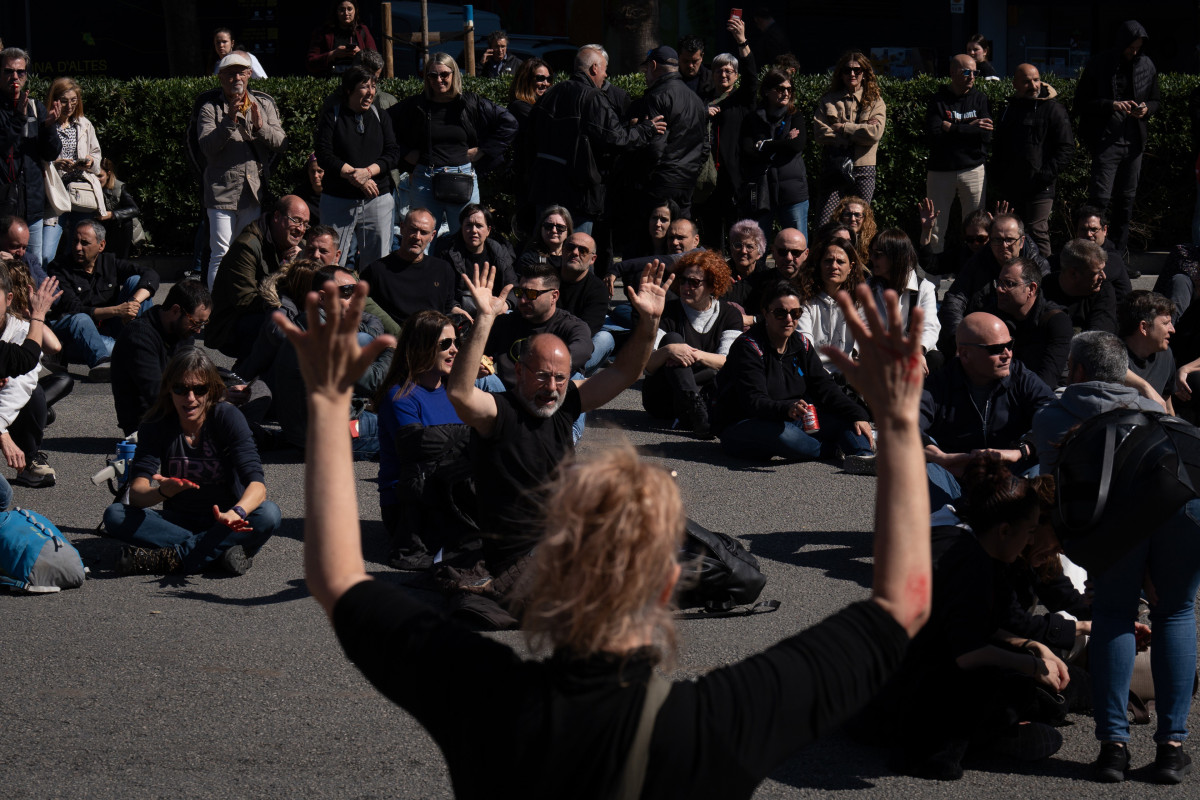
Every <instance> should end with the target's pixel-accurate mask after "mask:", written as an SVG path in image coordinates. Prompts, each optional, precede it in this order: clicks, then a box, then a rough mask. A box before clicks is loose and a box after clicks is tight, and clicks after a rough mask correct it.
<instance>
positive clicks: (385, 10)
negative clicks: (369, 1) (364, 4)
mask: <svg viewBox="0 0 1200 800" xmlns="http://www.w3.org/2000/svg"><path fill="white" fill-rule="evenodd" d="M379 14H380V16H382V17H383V77H385V78H394V77H396V71H395V69H394V67H395V64H394V63H393V59H394V58H395V54H394V53H393V52H392V48H393V46H394V43H393V42H392V4H391V3H380V4H379Z"/></svg>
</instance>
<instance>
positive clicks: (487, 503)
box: [446, 263, 671, 575]
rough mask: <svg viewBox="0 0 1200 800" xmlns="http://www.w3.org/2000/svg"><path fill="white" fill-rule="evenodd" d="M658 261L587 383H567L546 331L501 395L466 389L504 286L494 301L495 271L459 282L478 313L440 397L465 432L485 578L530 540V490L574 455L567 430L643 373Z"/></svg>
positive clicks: (660, 291)
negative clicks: (623, 339)
mask: <svg viewBox="0 0 1200 800" xmlns="http://www.w3.org/2000/svg"><path fill="white" fill-rule="evenodd" d="M663 273H664V268H663V266H662V264H659V263H655V264H653V265H648V266H647V267H646V268H645V270H644V271H643V272H642V275H641V279H640V281H639V283H638V286H637V288H634V287H633V286H629V287H627V288H626V289H625V293H626V295H627V296H628V297H629V302H630V304H631V305H632V306H633V308H634V309H635V310H636V311H637V313H638V322H637V328H636V329H635V330H634V332H633V335H632V336H631V337H630V339H629V342H628V343H627V344H626V345H625V347H623V348H621V350H620V351H619V352H618V353H617V357H616V360H615V361H614V362H613V364H612V366H610V367H607V368H605V369H602V370H600V371H598V372H597V373H596V374H594V375H593V376H591V377H590V378H585V379H582V380H571V354H570V351H569V350H568V349H567V346H566V344H565V343H564V342H563V341H562V340H561V339H560V338H558V337H557V336H555V335H554V334H549V333H546V334H539V335H535V336H532V337H530V338H528V339H526V340H524V341H523V342H522V343H520V344H519V345H518V347H519V349H518V360H517V364H516V380H515V382H514V385H513V386H512V388H511V389H510V390H509V391H506V392H501V393H495V394H493V393H489V392H485V391H483V390H481V389H478V388H476V387H475V378H476V375H477V374H478V372H479V362H480V359H481V358H482V357H483V351H484V346H485V344H486V342H487V339H488V335H489V334H490V333H491V330H492V325H493V324H494V323H495V321H496V317H497V316H499V315H501V314H504V313H505V312H506V311H507V310H508V305H507V302H506V300H507V298H508V293H509V291H510V290H511V289H512V287H511V286H506V287H504V288H503V289H502V290H501V291H500V292H499V296H493V292H492V287H493V284H494V283H495V269H494V268H491V267H489V268H488V269H487V271H486V273H484V274H481V273H480V271H479V270H478V268H476V269H475V278H474V280H472V279H471V278H470V277H468V276H466V275H464V276H463V279H464V280H465V281H466V282H467V288H468V289H469V290H470V292H471V296H472V298H473V299H474V300H475V303H476V305H477V307H478V312H477V313H476V316H475V325H474V326H473V327H472V329H471V333H470V335H469V338H468V339H467V341H466V343H465V344H464V345H462V346H461V348H460V349H459V351H458V356H457V358H455V360H454V369H453V370H452V371H451V373H450V378H449V380H448V381H447V383H446V394H447V396H448V397H449V398H450V402H451V403H452V404H453V405H454V410H455V411H457V412H458V416H459V417H460V418H461V419H462V421H463V422H465V423H466V424H467V425H469V426H470V427H471V428H472V431H473V433H472V439H473V441H472V449H473V451H474V453H475V487H476V494H477V496H478V498H479V516H480V519H479V523H480V530H481V531H482V532H483V534H484V543H485V544H484V549H483V553H482V554H483V558H484V561H485V563H486V564H487V567H488V569H489V570H490V571H491V573H492V575H499V574H500V572H501V571H502V570H504V569H505V568H507V567H509V566H511V565H513V564H514V563H515V562H517V561H519V560H520V559H521V558H523V557H524V556H525V555H526V554H528V552H529V550H530V548H531V547H532V545H533V542H534V538H535V537H534V535H533V534H532V533H531V532H532V531H534V530H535V529H536V526H535V525H534V521H535V519H536V516H537V502H536V498H535V496H533V495H531V494H530V493H531V492H533V491H534V490H536V489H537V488H538V487H539V486H541V485H542V484H544V483H545V482H546V481H547V480H549V479H550V477H551V476H552V475H553V474H554V472H555V470H556V469H557V468H558V465H559V463H560V462H561V461H562V460H563V459H564V458H566V457H567V456H568V455H569V454H570V453H571V452H572V451H573V450H574V443H573V438H572V430H571V429H572V426H573V425H574V423H575V419H576V418H577V417H578V416H579V415H580V414H583V413H586V412H588V411H591V410H593V409H596V408H599V407H601V406H603V405H604V404H606V403H608V402H609V401H610V400H612V399H613V398H614V397H616V396H617V395H618V394H620V393H621V392H623V391H625V390H626V389H628V388H629V387H630V386H632V385H633V383H634V381H636V380H637V379H638V378H640V377H641V376H642V371H643V370H644V369H645V367H646V361H647V360H648V359H649V358H650V352H651V350H653V348H654V334H655V331H657V330H658V321H659V319H660V318H661V316H662V312H663V305H664V303H665V300H666V293H667V286H668V285H669V284H670V282H671V280H670V278H669V277H668V278H666V279H664V278H663Z"/></svg>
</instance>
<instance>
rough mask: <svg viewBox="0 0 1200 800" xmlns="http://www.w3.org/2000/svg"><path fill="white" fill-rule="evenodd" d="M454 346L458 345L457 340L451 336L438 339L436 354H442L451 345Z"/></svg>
mask: <svg viewBox="0 0 1200 800" xmlns="http://www.w3.org/2000/svg"><path fill="white" fill-rule="evenodd" d="M455 344H458V339H455V338H454V337H453V336H447V337H446V338H445V339H439V340H438V352H439V353H444V352H446V351H447V350H449V349H450V346H451V345H455Z"/></svg>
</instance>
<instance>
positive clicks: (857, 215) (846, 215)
mask: <svg viewBox="0 0 1200 800" xmlns="http://www.w3.org/2000/svg"><path fill="white" fill-rule="evenodd" d="M863 216H864V212H862V211H843V212H842V219H862V218H863Z"/></svg>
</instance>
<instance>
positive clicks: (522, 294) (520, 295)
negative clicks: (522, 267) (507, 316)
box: [512, 286, 554, 303]
mask: <svg viewBox="0 0 1200 800" xmlns="http://www.w3.org/2000/svg"><path fill="white" fill-rule="evenodd" d="M512 291H513V294H514V295H516V298H517V299H518V300H528V301H529V302H531V303H532V302H533V301H534V300H537V299H538V298H539V297H541V296H542V295H544V294H545V293H546V292H553V291H554V290H553V289H531V288H529V287H528V286H518V287H516V288H515V289H513V290H512Z"/></svg>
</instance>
